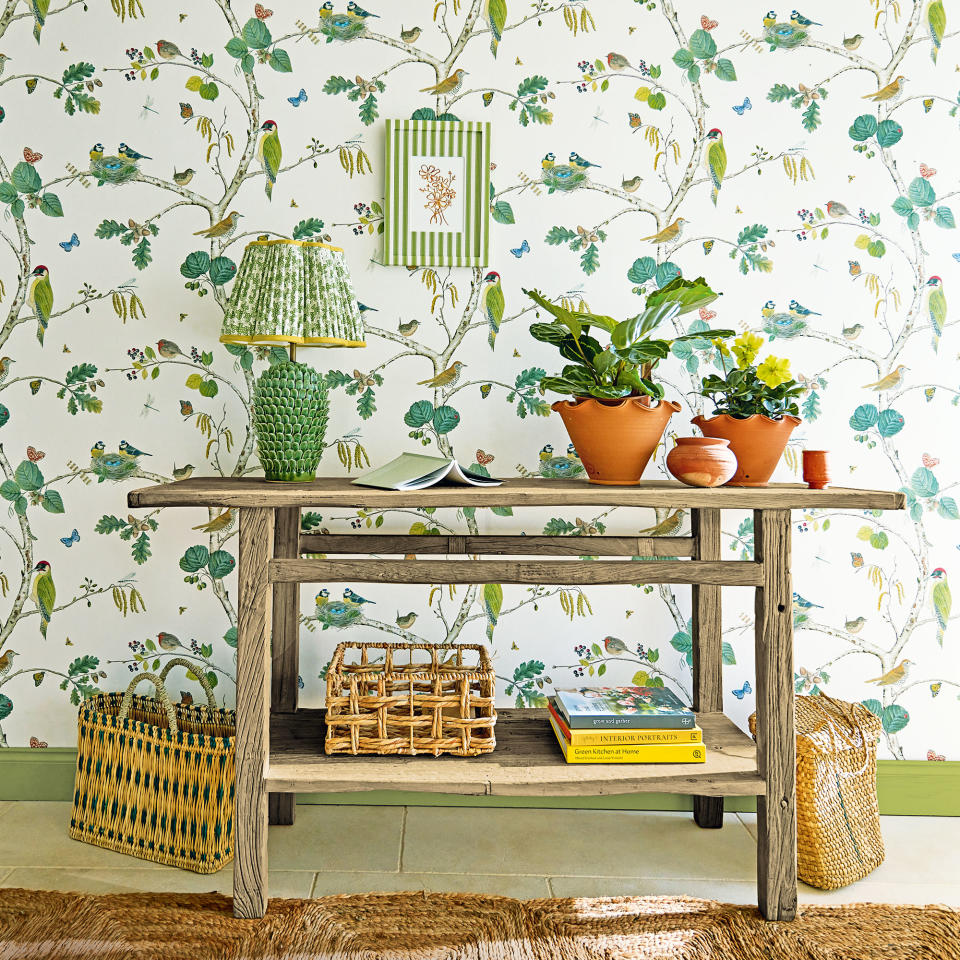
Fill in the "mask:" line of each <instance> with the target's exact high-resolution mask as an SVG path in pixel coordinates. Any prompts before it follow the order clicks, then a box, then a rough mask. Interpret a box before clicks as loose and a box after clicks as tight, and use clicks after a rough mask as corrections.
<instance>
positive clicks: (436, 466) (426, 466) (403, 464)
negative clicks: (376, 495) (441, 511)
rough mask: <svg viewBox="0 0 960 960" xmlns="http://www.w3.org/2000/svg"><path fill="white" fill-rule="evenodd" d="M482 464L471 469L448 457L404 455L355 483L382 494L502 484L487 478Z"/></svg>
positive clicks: (417, 454) (359, 478) (419, 454)
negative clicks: (449, 485)
mask: <svg viewBox="0 0 960 960" xmlns="http://www.w3.org/2000/svg"><path fill="white" fill-rule="evenodd" d="M480 469H482V468H481V467H480V465H479V464H477V465H476V466H471V467H470V468H469V469H467V468H466V467H462V466H461V465H460V464H459V463H457V461H456V460H450V459H448V458H447V457H427V456H424V455H423V454H421V453H401V454H400V456H399V457H397V458H396V459H395V460H391V461H390V462H389V463H385V464H384V465H383V466H382V467H378V468H377V469H376V470H371V471H370V473H365V474H363V476H361V477H357V479H356V480H354V481H353V482H354V483H358V484H360V486H362V487H380V488H381V489H382V490H423V489H424V488H425V487H432V486H433V485H434V484H436V483H444V482H446V483H462V484H469V485H470V486H472V487H495V486H497V485H498V484H500V483H501V482H502V481H500V480H495V479H494V478H493V477H489V476H484V474H482V473H479V472H478V471H479V470H480Z"/></svg>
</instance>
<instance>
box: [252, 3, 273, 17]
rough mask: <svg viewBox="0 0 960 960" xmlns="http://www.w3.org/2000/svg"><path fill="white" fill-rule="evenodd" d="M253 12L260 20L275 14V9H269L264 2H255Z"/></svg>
mask: <svg viewBox="0 0 960 960" xmlns="http://www.w3.org/2000/svg"><path fill="white" fill-rule="evenodd" d="M253 12H254V15H255V16H256V18H257V19H258V20H266V19H267V18H268V17H272V16H273V11H272V10H268V9H267V8H266V7H265V6H264V5H263V4H262V3H258V4H255V5H254V8H253Z"/></svg>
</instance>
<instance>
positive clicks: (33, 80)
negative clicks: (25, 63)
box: [27, 77, 40, 93]
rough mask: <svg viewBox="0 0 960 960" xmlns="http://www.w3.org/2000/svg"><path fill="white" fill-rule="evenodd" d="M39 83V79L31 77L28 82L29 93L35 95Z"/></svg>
mask: <svg viewBox="0 0 960 960" xmlns="http://www.w3.org/2000/svg"><path fill="white" fill-rule="evenodd" d="M39 82H40V81H39V79H38V78H37V77H30V79H29V80H27V93H33V91H34V90H36V89H37V84H38V83H39Z"/></svg>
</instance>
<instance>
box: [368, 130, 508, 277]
mask: <svg viewBox="0 0 960 960" xmlns="http://www.w3.org/2000/svg"><path fill="white" fill-rule="evenodd" d="M385 171H386V173H385V184H384V204H383V211H384V218H383V219H384V224H383V226H384V232H383V263H384V264H386V265H388V266H407V267H485V266H486V265H487V262H488V259H489V252H490V124H489V123H481V122H475V121H471V120H467V121H463V122H461V121H453V120H387V145H386V164H385Z"/></svg>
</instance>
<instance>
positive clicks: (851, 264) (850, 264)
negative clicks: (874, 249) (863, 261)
mask: <svg viewBox="0 0 960 960" xmlns="http://www.w3.org/2000/svg"><path fill="white" fill-rule="evenodd" d="M847 269H848V270H849V271H850V276H851V277H859V276H860V274H861V273H863V267H861V266H860V261H859V260H848V261H847Z"/></svg>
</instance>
